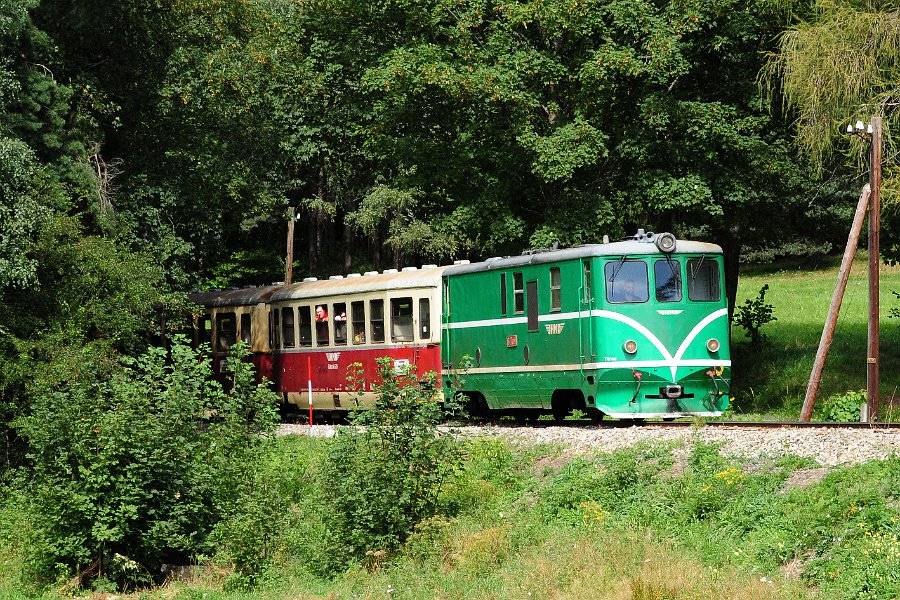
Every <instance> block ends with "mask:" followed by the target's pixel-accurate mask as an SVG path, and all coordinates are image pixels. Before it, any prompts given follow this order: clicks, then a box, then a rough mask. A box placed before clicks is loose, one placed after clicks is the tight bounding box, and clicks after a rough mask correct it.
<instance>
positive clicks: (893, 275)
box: [732, 253, 900, 421]
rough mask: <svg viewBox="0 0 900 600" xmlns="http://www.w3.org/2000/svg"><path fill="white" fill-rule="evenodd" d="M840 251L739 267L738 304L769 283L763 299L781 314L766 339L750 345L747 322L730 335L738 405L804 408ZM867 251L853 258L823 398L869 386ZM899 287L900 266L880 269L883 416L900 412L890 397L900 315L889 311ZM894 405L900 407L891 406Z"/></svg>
mask: <svg viewBox="0 0 900 600" xmlns="http://www.w3.org/2000/svg"><path fill="white" fill-rule="evenodd" d="M839 263H840V259H839V258H828V259H820V260H819V262H818V263H817V264H813V265H811V264H809V263H806V264H802V265H801V264H799V263H780V264H779V265H776V266H768V267H753V268H748V269H746V272H743V273H742V274H741V278H740V282H739V286H738V293H737V305H738V306H740V305H741V304H743V302H744V300H745V299H748V298H755V297H756V295H757V294H758V293H759V290H760V288H761V287H762V286H763V285H765V284H768V285H769V291H768V292H767V295H766V302H767V303H769V304H772V305H774V307H775V312H774V315H775V317H776V318H777V320H776V321H774V322H772V323H769V324H767V325H764V326H763V328H762V332H763V333H764V334H766V335H767V337H768V342H767V343H766V344H764V345H763V346H762V347H761V348H753V347H751V346H750V345H749V344H748V343H747V342H746V338H745V336H744V332H743V330H742V329H740V328H738V327H735V328H734V330H733V332H732V339H733V349H732V350H733V352H732V354H733V356H732V358H733V377H734V382H733V388H732V395H733V396H735V399H736V400H735V404H736V409H737V411H738V412H739V413H740V412H743V413H757V414H760V413H761V414H763V415H769V416H778V417H794V418H796V417H797V416H798V415H799V413H800V407H801V406H802V404H803V398H804V395H805V394H806V387H807V384H808V383H809V375H810V372H811V370H812V364H813V359H814V358H815V355H816V350H817V348H818V344H819V339H820V337H821V335H822V328H823V326H824V324H825V317H826V315H827V313H828V306H829V304H830V302H831V296H832V294H833V292H834V287H835V284H836V281H837V271H838V267H839V266H840V264H839ZM866 271H867V267H866V257H865V254H864V253H862V255H861V256H859V257H858V258H857V260H856V261H855V262H854V264H853V269H852V272H851V277H850V281H849V283H848V285H847V289H846V293H845V295H844V299H843V303H842V305H841V312H840V318H839V319H838V324H837V328H836V329H835V333H834V340H833V342H832V345H831V349H830V353H829V356H828V362H827V364H826V367H825V372H824V375H823V378H822V383H821V387H820V390H819V396H818V397H819V402H820V403H821V402H822V401H824V400H825V399H827V398H828V397H829V396H832V395H835V394H841V393H844V392H847V391H848V390H860V389H864V388H865V387H866V337H867V319H868V283H867V274H866ZM891 290H897V291H900V269H898V268H888V267H884V268H883V269H882V272H881V293H880V298H881V363H880V404H881V418H882V420H884V421H888V420H894V421H896V420H900V410H898V411H894V410H892V404H893V403H894V401H895V399H896V398H897V396H898V393H900V352H897V351H896V349H897V348H900V320H898V319H890V318H888V312H889V310H890V308H892V307H894V308H896V307H898V306H900V302H898V301H897V299H896V297H895V296H894V295H893V294H892V293H891ZM894 412H897V414H894Z"/></svg>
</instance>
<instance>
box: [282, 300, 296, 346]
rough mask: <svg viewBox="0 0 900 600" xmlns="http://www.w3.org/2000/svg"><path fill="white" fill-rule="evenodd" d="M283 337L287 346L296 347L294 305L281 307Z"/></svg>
mask: <svg viewBox="0 0 900 600" xmlns="http://www.w3.org/2000/svg"><path fill="white" fill-rule="evenodd" d="M281 339H282V341H283V342H284V347H285V348H293V347H294V307H293V306H288V307H285V308H282V309H281Z"/></svg>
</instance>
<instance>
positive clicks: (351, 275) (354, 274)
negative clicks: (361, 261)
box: [347, 273, 362, 279]
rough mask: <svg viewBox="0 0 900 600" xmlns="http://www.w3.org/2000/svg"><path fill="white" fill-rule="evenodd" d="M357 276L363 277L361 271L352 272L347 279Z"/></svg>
mask: <svg viewBox="0 0 900 600" xmlns="http://www.w3.org/2000/svg"><path fill="white" fill-rule="evenodd" d="M357 277H362V275H360V274H359V273H350V274H349V275H347V279H356V278H357Z"/></svg>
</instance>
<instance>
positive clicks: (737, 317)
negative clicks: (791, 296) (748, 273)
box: [733, 283, 778, 346]
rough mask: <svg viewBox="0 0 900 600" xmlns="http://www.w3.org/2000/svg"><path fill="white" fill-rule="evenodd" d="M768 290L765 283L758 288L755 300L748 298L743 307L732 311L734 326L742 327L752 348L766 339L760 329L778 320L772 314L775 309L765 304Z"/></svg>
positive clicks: (767, 285)
mask: <svg viewBox="0 0 900 600" xmlns="http://www.w3.org/2000/svg"><path fill="white" fill-rule="evenodd" d="M768 290H769V284H768V283H767V284H765V285H764V286H762V288H760V290H759V294H758V295H757V296H756V298H753V299H750V298H748V299H747V300H745V301H744V305H743V306H738V307H737V309H735V311H734V319H733V321H734V324H735V325H738V326H740V327H743V329H744V335H745V336H746V337H748V338H750V343H751V344H752V345H754V346H757V345H759V344H761V343H762V342H763V341H764V340H765V339H766V336H765V334H764V333H762V332H761V331H760V328H761V327H762V326H763V325H765V324H766V323H771V322H772V321H777V320H778V319H776V318H775V316H774V315H773V314H772V313H773V312H774V310H775V307H774V306H773V305H771V304H766V292H767V291H768Z"/></svg>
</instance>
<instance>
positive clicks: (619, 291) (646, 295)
mask: <svg viewBox="0 0 900 600" xmlns="http://www.w3.org/2000/svg"><path fill="white" fill-rule="evenodd" d="M603 273H604V275H605V277H606V299H607V300H608V301H609V302H612V303H614V304H623V303H632V302H646V301H647V300H649V299H650V285H649V281H648V278H647V263H645V262H644V261H642V260H626V259H625V257H622V259H621V260H618V261H613V262H608V263H606V266H605V267H604V270H603Z"/></svg>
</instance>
